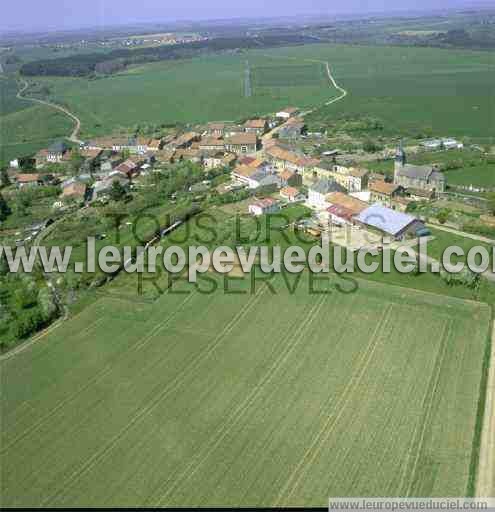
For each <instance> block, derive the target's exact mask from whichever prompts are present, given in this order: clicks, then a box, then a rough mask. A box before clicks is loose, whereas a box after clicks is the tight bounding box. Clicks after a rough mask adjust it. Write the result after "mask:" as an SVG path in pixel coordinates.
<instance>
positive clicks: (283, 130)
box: [278, 118, 306, 139]
mask: <svg viewBox="0 0 495 512" xmlns="http://www.w3.org/2000/svg"><path fill="white" fill-rule="evenodd" d="M305 126H306V125H305V124H304V121H300V120H297V119H296V118H291V119H289V120H288V121H287V122H286V123H285V124H284V125H282V126H281V127H280V129H279V130H278V135H279V137H280V138H281V139H297V138H298V137H300V136H301V135H302V134H303V131H304V128H305Z"/></svg>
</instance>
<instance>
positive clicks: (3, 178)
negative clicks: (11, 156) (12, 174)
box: [0, 169, 10, 188]
mask: <svg viewBox="0 0 495 512" xmlns="http://www.w3.org/2000/svg"><path fill="white" fill-rule="evenodd" d="M9 185H10V179H9V175H8V174H7V169H2V171H1V173H0V188H4V187H8V186H9Z"/></svg>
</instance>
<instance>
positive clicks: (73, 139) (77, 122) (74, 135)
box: [17, 79, 82, 144]
mask: <svg viewBox="0 0 495 512" xmlns="http://www.w3.org/2000/svg"><path fill="white" fill-rule="evenodd" d="M21 80H22V82H23V85H22V88H21V90H20V91H19V92H18V93H17V97H18V98H19V99H22V100H27V101H32V102H34V103H39V104H40V105H46V106H48V107H51V108H54V109H56V110H58V111H60V112H62V113H64V114H65V115H67V116H69V117H70V118H71V119H72V120H73V121H74V123H75V126H74V129H73V130H72V133H71V134H70V135H69V137H68V139H69V140H70V141H71V142H74V143H76V144H81V142H82V141H81V140H79V139H78V136H79V132H80V131H81V121H80V119H79V118H78V117H77V116H76V115H74V114H73V113H72V112H70V111H69V110H67V109H66V108H64V107H61V106H60V105H57V104H56V103H50V102H49V101H45V100H39V99H37V98H30V97H29V96H24V95H23V94H24V92H26V90H27V89H28V87H29V84H28V82H26V80H24V79H21Z"/></svg>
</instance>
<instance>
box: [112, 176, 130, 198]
mask: <svg viewBox="0 0 495 512" xmlns="http://www.w3.org/2000/svg"><path fill="white" fill-rule="evenodd" d="M109 195H110V199H111V200H112V201H122V199H124V198H125V196H126V195H127V192H126V191H125V188H124V187H123V186H122V185H121V184H120V182H118V181H114V182H113V183H112V188H111V189H110V193H109Z"/></svg>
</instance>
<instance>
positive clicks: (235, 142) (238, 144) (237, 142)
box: [225, 133, 258, 154]
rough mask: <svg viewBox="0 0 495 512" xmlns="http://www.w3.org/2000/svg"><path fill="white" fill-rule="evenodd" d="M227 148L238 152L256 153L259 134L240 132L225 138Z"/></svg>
mask: <svg viewBox="0 0 495 512" xmlns="http://www.w3.org/2000/svg"><path fill="white" fill-rule="evenodd" d="M225 148H226V149H227V151H231V152H232V153H236V154H250V153H256V151H257V149H258V136H257V135H256V134H255V133H239V134H238V135H232V136H231V137H227V138H226V139H225Z"/></svg>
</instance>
